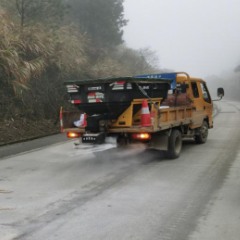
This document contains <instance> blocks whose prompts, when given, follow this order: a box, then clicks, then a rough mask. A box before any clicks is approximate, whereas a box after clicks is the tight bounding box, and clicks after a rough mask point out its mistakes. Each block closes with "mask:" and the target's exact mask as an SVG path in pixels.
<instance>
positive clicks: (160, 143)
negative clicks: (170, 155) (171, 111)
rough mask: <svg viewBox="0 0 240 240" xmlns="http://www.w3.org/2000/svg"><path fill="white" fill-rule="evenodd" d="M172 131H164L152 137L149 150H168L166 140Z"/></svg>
mask: <svg viewBox="0 0 240 240" xmlns="http://www.w3.org/2000/svg"><path fill="white" fill-rule="evenodd" d="M171 132H172V130H171V129H170V130H166V131H164V132H161V133H157V134H154V135H152V139H151V144H150V147H149V148H152V149H156V150H161V151H167V150H168V139H169V136H170V135H171Z"/></svg>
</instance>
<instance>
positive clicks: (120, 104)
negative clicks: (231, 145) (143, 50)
mask: <svg viewBox="0 0 240 240" xmlns="http://www.w3.org/2000/svg"><path fill="white" fill-rule="evenodd" d="M64 84H65V85H66V87H67V90H68V93H69V94H70V100H69V101H70V103H72V104H74V105H75V106H76V107H77V109H78V110H77V111H63V109H61V111H60V120H61V131H62V132H64V133H67V135H68V137H70V138H79V140H80V144H84V143H92V144H101V143H104V142H105V141H106V140H107V139H108V138H109V137H111V138H112V137H114V138H115V139H116V141H117V144H118V145H120V146H122V145H127V144H134V143H136V142H139V141H141V142H142V143H144V144H147V146H148V147H150V148H154V149H158V150H163V151H166V152H167V155H168V157H169V158H171V159H175V158H178V157H179V155H180V152H181V149H182V140H183V139H184V138H188V139H189V138H192V139H195V141H196V143H198V144H202V143H205V142H206V140H207V137H208V130H209V129H211V128H213V121H212V111H213V101H212V99H211V96H210V93H209V91H208V88H207V85H206V83H205V82H204V81H203V80H202V79H200V78H192V77H190V76H189V75H188V74H187V73H185V72H177V73H163V74H150V75H141V76H133V77H120V78H105V79H95V80H78V81H69V82H65V83H64ZM218 96H219V97H220V98H222V97H223V96H224V90H223V88H218Z"/></svg>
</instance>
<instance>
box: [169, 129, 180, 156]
mask: <svg viewBox="0 0 240 240" xmlns="http://www.w3.org/2000/svg"><path fill="white" fill-rule="evenodd" d="M181 150H182V134H181V132H180V131H178V130H176V129H175V130H173V131H172V133H171V135H170V137H169V139H168V151H167V157H168V158H169V159H176V158H178V157H179V156H180V153H181Z"/></svg>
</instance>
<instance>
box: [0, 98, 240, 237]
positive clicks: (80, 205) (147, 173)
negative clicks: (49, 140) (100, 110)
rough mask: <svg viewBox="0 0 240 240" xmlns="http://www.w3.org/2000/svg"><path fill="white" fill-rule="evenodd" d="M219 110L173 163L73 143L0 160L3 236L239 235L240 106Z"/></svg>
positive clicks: (226, 104)
mask: <svg viewBox="0 0 240 240" xmlns="http://www.w3.org/2000/svg"><path fill="white" fill-rule="evenodd" d="M217 107H218V114H217V115H216V117H215V118H214V129H212V130H210V131H209V138H208V141H207V143H206V144H203V145H197V144H195V143H194V142H193V141H187V142H184V146H183V151H182V154H181V156H180V158H179V159H177V160H167V159H165V158H164V155H163V154H161V153H159V152H158V151H151V150H145V148H144V147H143V146H141V145H138V146H136V147H131V148H127V149H126V150H123V149H115V148H113V146H111V145H105V146H101V147H102V148H105V150H104V151H100V152H99V150H103V149H96V148H95V149H89V148H85V149H75V148H74V146H73V142H72V141H70V142H65V143H60V144H57V145H53V146H48V147H45V148H42V149H38V150H36V151H31V152H26V153H23V154H19V155H16V156H12V157H7V158H6V157H5V158H2V159H0V239H1V240H10V239H15V240H42V239H46V240H55V239H56V240H75V239H81V240H107V239H109V240H115V239H116V240H120V239H121V240H122V239H134V240H135V239H138V240H148V239H149V240H155V239H156V240H167V239H169V240H170V239H171V240H186V239H189V240H200V239H201V240H203V239H204V240H219V239H228V240H236V239H239V236H240V211H239V209H240V201H239V199H240V190H239V189H240V104H239V103H236V102H230V101H222V102H218V103H217Z"/></svg>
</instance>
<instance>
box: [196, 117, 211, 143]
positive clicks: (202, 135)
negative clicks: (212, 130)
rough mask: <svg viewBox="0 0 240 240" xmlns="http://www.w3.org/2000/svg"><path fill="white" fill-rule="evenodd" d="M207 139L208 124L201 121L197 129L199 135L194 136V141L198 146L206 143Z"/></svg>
mask: <svg viewBox="0 0 240 240" xmlns="http://www.w3.org/2000/svg"><path fill="white" fill-rule="evenodd" d="M207 137H208V124H207V122H206V121H203V124H202V126H201V127H200V129H199V135H196V136H195V141H196V143H198V144H203V143H205V142H206V141H207Z"/></svg>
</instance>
